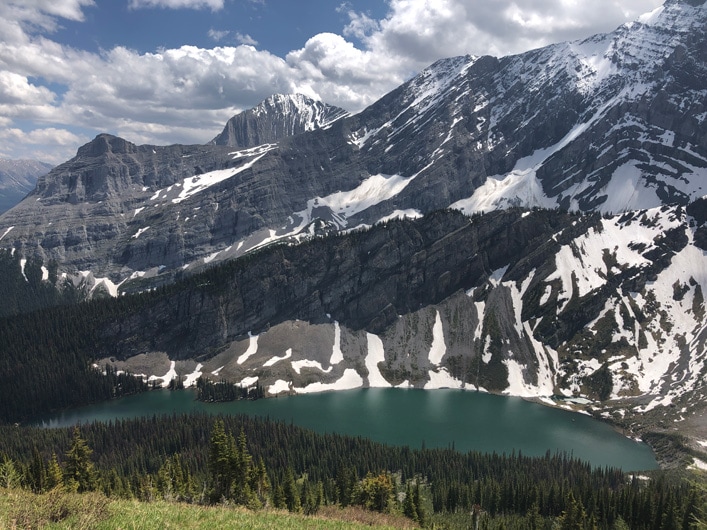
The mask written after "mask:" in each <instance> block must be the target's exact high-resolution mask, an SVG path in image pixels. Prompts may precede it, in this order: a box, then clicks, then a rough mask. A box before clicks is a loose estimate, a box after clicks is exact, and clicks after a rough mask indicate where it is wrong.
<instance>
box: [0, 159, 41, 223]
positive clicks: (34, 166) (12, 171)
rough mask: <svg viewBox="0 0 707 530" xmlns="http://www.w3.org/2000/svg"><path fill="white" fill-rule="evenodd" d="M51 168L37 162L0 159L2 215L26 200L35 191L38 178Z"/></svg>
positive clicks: (0, 203)
mask: <svg viewBox="0 0 707 530" xmlns="http://www.w3.org/2000/svg"><path fill="white" fill-rule="evenodd" d="M51 168H52V166H51V165H50V164H46V163H44V162H39V161H37V160H10V159H7V158H0V214H2V213H3V212H6V211H7V210H9V209H10V208H12V207H13V206H15V205H16V204H17V203H19V202H20V201H21V200H22V199H24V198H25V196H26V195H27V194H28V193H29V192H31V191H32V190H33V189H34V187H35V185H36V183H37V178H39V177H40V176H41V175H44V174H45V173H48V172H49V170H50V169H51Z"/></svg>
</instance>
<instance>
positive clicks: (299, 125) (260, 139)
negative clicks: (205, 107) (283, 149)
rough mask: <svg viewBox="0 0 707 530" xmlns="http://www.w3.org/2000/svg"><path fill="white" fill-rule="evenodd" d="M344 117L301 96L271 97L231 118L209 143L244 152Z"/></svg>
mask: <svg viewBox="0 0 707 530" xmlns="http://www.w3.org/2000/svg"><path fill="white" fill-rule="evenodd" d="M347 115H348V112H346V111H345V110H344V109H342V108H339V107H335V106H332V105H328V104H326V103H323V102H321V101H317V100H314V99H312V98H310V97H309V96H305V95H304V94H273V95H272V96H270V97H268V98H267V99H265V100H264V101H262V102H261V103H259V104H258V105H256V106H255V107H254V108H252V109H249V110H246V111H243V112H241V113H239V114H236V115H235V116H233V117H232V118H231V119H230V120H228V123H227V124H226V127H225V128H224V129H223V132H222V133H221V134H219V135H218V136H217V137H216V138H214V139H213V140H212V141H211V143H212V144H215V145H227V146H230V147H237V148H240V149H247V148H250V147H255V146H258V145H262V144H266V143H275V142H277V141H278V140H280V139H281V138H285V137H287V136H294V135H296V134H301V133H304V132H308V131H313V130H315V129H321V128H325V127H327V126H329V125H331V124H332V123H334V122H335V121H336V120H338V119H341V118H344V117H346V116H347Z"/></svg>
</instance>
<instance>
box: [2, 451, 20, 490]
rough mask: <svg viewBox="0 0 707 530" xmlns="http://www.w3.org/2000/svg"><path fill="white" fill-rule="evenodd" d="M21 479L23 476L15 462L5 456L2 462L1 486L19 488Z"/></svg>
mask: <svg viewBox="0 0 707 530" xmlns="http://www.w3.org/2000/svg"><path fill="white" fill-rule="evenodd" d="M20 480H21V476H20V473H19V471H18V470H17V466H16V465H15V462H13V461H12V460H11V459H10V458H7V457H5V458H4V459H3V462H2V464H0V487H3V488H8V489H12V488H19V487H20Z"/></svg>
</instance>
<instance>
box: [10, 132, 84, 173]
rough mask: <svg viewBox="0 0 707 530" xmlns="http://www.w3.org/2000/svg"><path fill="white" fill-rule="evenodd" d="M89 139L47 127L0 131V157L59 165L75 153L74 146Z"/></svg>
mask: <svg viewBox="0 0 707 530" xmlns="http://www.w3.org/2000/svg"><path fill="white" fill-rule="evenodd" d="M89 139H90V138H89V137H87V136H80V135H77V134H74V133H73V132H71V131H68V130H66V129H57V128H53V127H48V128H44V129H35V130H32V131H28V132H25V131H22V130H20V129H17V128H5V129H0V157H2V158H15V159H35V160H41V161H44V162H48V163H50V164H60V163H61V162H64V161H66V160H67V159H68V158H69V157H68V156H67V153H71V155H70V156H73V155H74V154H75V152H76V146H77V145H81V144H83V143H86V142H87V141H88V140H89Z"/></svg>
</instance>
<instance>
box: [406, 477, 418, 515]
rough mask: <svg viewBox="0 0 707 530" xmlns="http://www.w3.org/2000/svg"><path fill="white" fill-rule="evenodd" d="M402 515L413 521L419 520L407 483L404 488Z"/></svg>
mask: <svg viewBox="0 0 707 530" xmlns="http://www.w3.org/2000/svg"><path fill="white" fill-rule="evenodd" d="M403 515H404V516H405V517H409V518H410V519H412V520H413V521H415V522H417V521H419V518H418V516H417V508H416V507H415V501H414V499H413V496H412V489H411V488H410V484H409V483H408V485H407V487H406V488H405V499H403Z"/></svg>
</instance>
